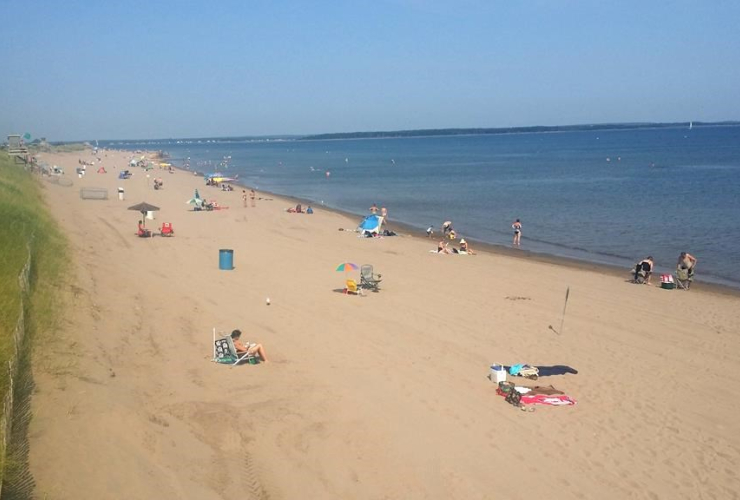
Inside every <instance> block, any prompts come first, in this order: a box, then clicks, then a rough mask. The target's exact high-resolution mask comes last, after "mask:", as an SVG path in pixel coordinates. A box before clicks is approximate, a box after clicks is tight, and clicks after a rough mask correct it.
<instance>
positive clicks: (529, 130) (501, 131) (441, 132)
mask: <svg viewBox="0 0 740 500" xmlns="http://www.w3.org/2000/svg"><path fill="white" fill-rule="evenodd" d="M690 125H693V128H707V127H737V126H740V121H734V120H730V121H722V122H671V123H601V124H581V125H553V126H545V125H534V126H528V127H500V128H446V129H418V130H391V131H370V132H336V133H325V134H307V135H301V134H295V135H271V136H221V137H181V138H177V137H170V138H160V139H106V140H99V141H98V142H100V143H103V144H101V146H102V147H108V148H115V147H117V146H122V145H127V144H128V145H130V144H141V145H156V144H171V143H173V142H176V143H185V144H187V143H196V144H197V143H208V142H211V143H217V144H219V143H232V142H291V141H326V140H343V139H390V138H412V137H444V136H461V135H505V134H537V133H550V132H596V131H614V130H641V129H658V128H666V129H670V128H682V127H685V128H687V129H688V128H689V126H690ZM79 142H84V141H60V142H52V143H51V144H54V145H61V144H70V143H79ZM86 142H95V140H92V141H90V140H88V141H86Z"/></svg>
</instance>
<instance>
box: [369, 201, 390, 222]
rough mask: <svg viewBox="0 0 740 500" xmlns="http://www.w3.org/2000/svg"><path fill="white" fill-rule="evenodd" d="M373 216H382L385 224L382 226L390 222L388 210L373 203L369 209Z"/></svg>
mask: <svg viewBox="0 0 740 500" xmlns="http://www.w3.org/2000/svg"><path fill="white" fill-rule="evenodd" d="M368 210H369V211H370V213H371V214H373V215H380V216H381V217H382V218H383V222H382V223H381V224H385V223H386V222H387V221H388V209H387V208H385V207H380V208H378V205H377V204H375V203H373V204H372V205H371V206H370V208H368Z"/></svg>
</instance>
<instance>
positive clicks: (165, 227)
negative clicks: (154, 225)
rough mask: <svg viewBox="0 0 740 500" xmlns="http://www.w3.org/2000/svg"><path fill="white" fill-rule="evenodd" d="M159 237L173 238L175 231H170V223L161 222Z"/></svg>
mask: <svg viewBox="0 0 740 500" xmlns="http://www.w3.org/2000/svg"><path fill="white" fill-rule="evenodd" d="M159 235H160V236H174V235H175V230H174V229H172V223H171V222H163V223H162V227H161V228H160V230H159Z"/></svg>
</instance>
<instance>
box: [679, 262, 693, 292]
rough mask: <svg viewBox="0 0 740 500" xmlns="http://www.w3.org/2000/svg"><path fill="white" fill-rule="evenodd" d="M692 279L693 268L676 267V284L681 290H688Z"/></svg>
mask: <svg viewBox="0 0 740 500" xmlns="http://www.w3.org/2000/svg"><path fill="white" fill-rule="evenodd" d="M693 280H694V272H693V269H684V268H682V267H679V268H678V269H676V284H677V285H678V286H679V287H680V288H681V289H682V290H688V289H689V288H690V287H691V282H692V281H693Z"/></svg>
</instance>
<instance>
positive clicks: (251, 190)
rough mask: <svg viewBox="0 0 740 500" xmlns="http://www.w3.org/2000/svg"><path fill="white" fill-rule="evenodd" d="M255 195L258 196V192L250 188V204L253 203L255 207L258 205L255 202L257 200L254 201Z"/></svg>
mask: <svg viewBox="0 0 740 500" xmlns="http://www.w3.org/2000/svg"><path fill="white" fill-rule="evenodd" d="M255 196H257V195H256V193H255V192H254V189H250V190H249V202H250V204H251V205H252V206H253V207H255V206H256V205H255V204H254V203H255V202H254V199H255Z"/></svg>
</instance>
